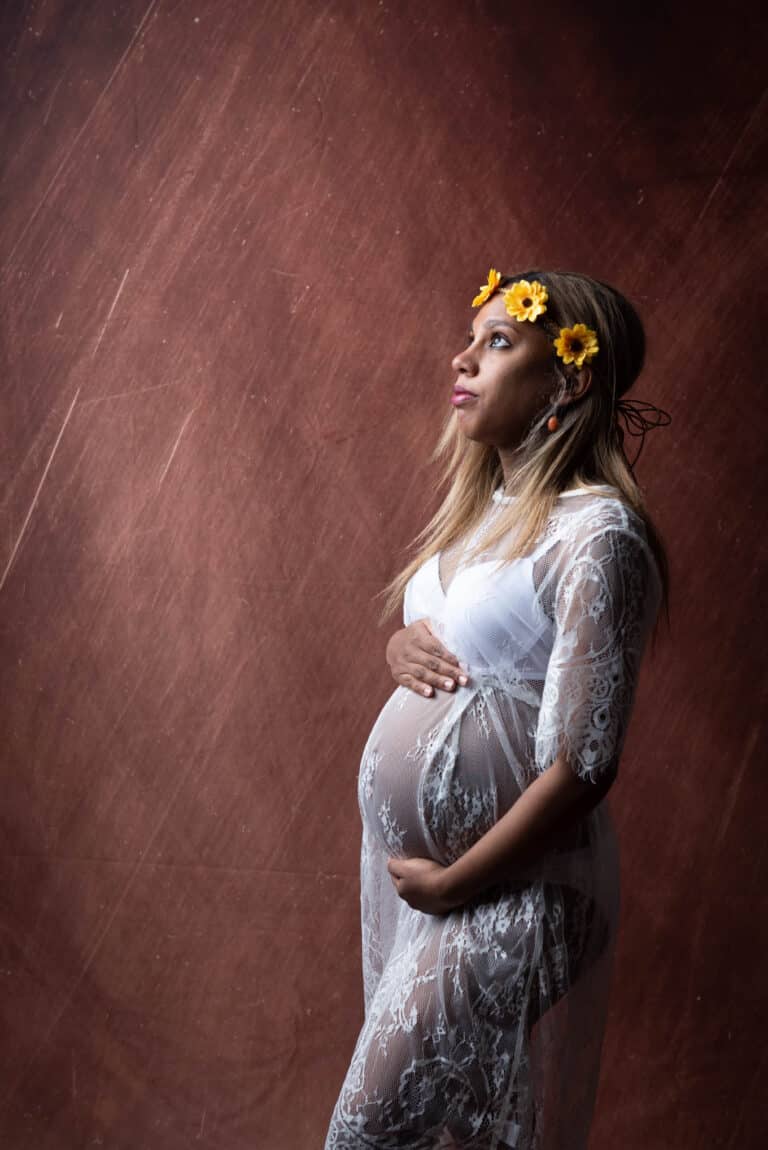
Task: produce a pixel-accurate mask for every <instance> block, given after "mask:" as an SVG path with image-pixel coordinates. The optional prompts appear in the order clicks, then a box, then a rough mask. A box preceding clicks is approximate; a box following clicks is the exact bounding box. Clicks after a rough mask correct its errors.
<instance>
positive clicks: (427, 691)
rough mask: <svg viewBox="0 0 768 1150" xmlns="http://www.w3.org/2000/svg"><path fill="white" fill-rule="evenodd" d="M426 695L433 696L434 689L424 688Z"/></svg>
mask: <svg viewBox="0 0 768 1150" xmlns="http://www.w3.org/2000/svg"><path fill="white" fill-rule="evenodd" d="M424 694H425V695H431V694H432V688H431V687H425V688H424Z"/></svg>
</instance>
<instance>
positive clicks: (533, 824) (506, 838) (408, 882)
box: [387, 755, 613, 914]
mask: <svg viewBox="0 0 768 1150" xmlns="http://www.w3.org/2000/svg"><path fill="white" fill-rule="evenodd" d="M612 781H613V780H612V778H611V777H610V776H606V777H605V778H603V779H601V780H600V781H599V782H587V781H584V780H583V779H581V778H579V777H578V775H576V774H575V773H574V771H573V770H572V769H571V767H569V765H568V762H567V760H566V758H565V756H564V755H561V756H559V757H558V758H557V759H556V760H555V762H554V763H553V764H552V766H551V767H550V768H549V769H548V770H546V771H544V772H543V773H542V774H541V775H539V777H538V778H537V779H535V780H534V781H533V782H532V783H531V784H530V786H528V787H527V788H526V789H525V790H524V791H523V793H522V795H521V796H520V798H519V799H517V801H516V802H515V803H514V805H513V806H512V807H510V809H509V810H508V811H507V812H506V814H504V815H502V817H501V818H500V819H499V821H498V822H497V823H495V824H494V826H492V827H491V829H490V830H489V831H486V833H485V834H484V835H483V836H482V838H479V839H478V840H477V842H476V843H473V845H472V846H471V847H470V848H469V850H468V851H466V852H465V854H463V855H462V856H461V858H459V859H457V860H456V862H454V863H451V865H450V866H447V867H444V866H441V864H440V863H438V862H435V861H434V859H423V858H415V859H394V858H392V859H390V860H389V863H388V864H387V869H388V870H389V873H390V875H391V876H392V880H393V882H394V883H395V887H396V888H397V893H398V894H399V895H400V897H401V898H403V899H404V900H405V901H406V902H407V903H408V904H409V905H410V906H412V907H414V909H415V910H421V911H424V912H425V913H426V914H446V913H447V912H448V911H450V910H453V909H454V908H456V907H458V906H462V905H463V904H464V903H466V902H469V901H470V900H471V899H473V898H474V897H475V896H476V895H478V894H480V893H481V892H482V891H483V890H485V889H486V887H489V886H493V885H494V884H495V883H498V882H503V881H505V880H506V879H509V878H511V877H516V876H519V875H520V874H521V872H523V871H524V870H525V869H526V868H527V867H529V866H530V865H531V864H533V863H535V862H537V861H538V859H540V858H541V857H542V855H544V854H545V853H546V851H548V850H549V849H550V848H551V847H552V846H553V844H554V843H555V842H556V840H557V838H558V836H559V835H561V834H562V833H563V832H564V831H567V830H569V829H570V828H571V827H573V826H575V825H576V823H578V822H579V821H580V820H581V819H583V818H584V817H585V815H587V814H588V813H589V812H590V811H591V810H592V808H593V807H595V806H596V805H597V804H598V803H599V802H600V800H601V799H602V798H603V796H604V795H605V794H606V792H607V791H608V788H609V787H610V785H611V782H612Z"/></svg>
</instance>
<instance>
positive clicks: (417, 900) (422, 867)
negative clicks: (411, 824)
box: [387, 858, 461, 914]
mask: <svg viewBox="0 0 768 1150" xmlns="http://www.w3.org/2000/svg"><path fill="white" fill-rule="evenodd" d="M387 870H388V871H389V873H390V875H391V877H392V882H393V883H394V884H395V889H396V890H397V893H398V894H399V895H400V898H402V899H404V900H405V902H407V903H408V905H409V906H412V907H413V909H414V910H421V911H423V912H424V913H425V914H448V912H449V911H451V910H453V909H454V907H456V906H460V905H461V904H460V903H459V902H457V901H456V899H455V898H452V897H451V895H450V893H449V892H448V890H447V885H446V875H447V873H448V868H447V867H444V866H442V864H441V863H439V862H435V860H434V859H396V858H391V859H389V861H388V862H387Z"/></svg>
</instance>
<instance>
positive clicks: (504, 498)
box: [491, 483, 616, 503]
mask: <svg viewBox="0 0 768 1150" xmlns="http://www.w3.org/2000/svg"><path fill="white" fill-rule="evenodd" d="M590 491H616V488H615V487H613V486H612V484H610V483H591V484H590V485H589V486H588V487H569V488H568V490H567V491H561V492H560V494H559V495H558V497H557V498H558V499H567V498H568V497H569V496H571V495H588V494H589V492H590ZM503 492H504V489H503V487H497V488H496V489H495V490H494V491H493V492H492V493H491V499H492V500H493V501H494V503H514V502H515V500H516V499H517V496H516V495H504V493H503Z"/></svg>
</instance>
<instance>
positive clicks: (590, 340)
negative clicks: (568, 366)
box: [553, 323, 600, 367]
mask: <svg viewBox="0 0 768 1150" xmlns="http://www.w3.org/2000/svg"><path fill="white" fill-rule="evenodd" d="M553 343H554V345H555V348H556V350H557V354H558V355H559V356H560V358H561V359H562V361H563V363H575V364H576V366H577V367H582V365H583V363H584V360H586V361H587V363H589V361H590V360H591V359H592V358H593V356H596V355H597V353H598V352H599V350H600V348H599V346H598V343H597V332H595V331H593V330H592V328H591V327H587V325H586V324H585V323H576V324H574V325H573V327H561V328H560V335H559V337H558V338H557V339H556V340H553Z"/></svg>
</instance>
